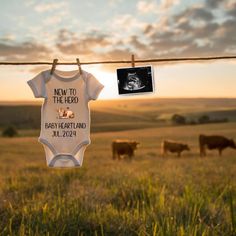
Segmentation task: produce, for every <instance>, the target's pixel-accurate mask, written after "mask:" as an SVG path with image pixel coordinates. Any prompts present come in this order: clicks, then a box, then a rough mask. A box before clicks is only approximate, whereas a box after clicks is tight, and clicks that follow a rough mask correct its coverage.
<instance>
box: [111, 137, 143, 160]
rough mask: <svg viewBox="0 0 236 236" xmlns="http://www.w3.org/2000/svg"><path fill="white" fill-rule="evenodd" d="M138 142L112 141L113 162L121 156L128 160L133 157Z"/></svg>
mask: <svg viewBox="0 0 236 236" xmlns="http://www.w3.org/2000/svg"><path fill="white" fill-rule="evenodd" d="M138 144H139V143H138V142H136V141H131V140H114V141H112V158H113V160H115V159H116V157H118V160H120V159H121V155H127V156H128V157H129V159H132V158H133V156H134V150H135V149H137V146H138Z"/></svg>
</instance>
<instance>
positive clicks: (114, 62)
mask: <svg viewBox="0 0 236 236" xmlns="http://www.w3.org/2000/svg"><path fill="white" fill-rule="evenodd" d="M223 59H236V56H212V57H179V58H152V59H135V63H146V62H174V61H209V60H223ZM132 62H133V61H132V60H114V61H92V62H80V64H81V65H95V64H123V63H132ZM52 64H53V62H49V61H19V62H12V61H0V65H52ZM57 65H77V62H58V63H57Z"/></svg>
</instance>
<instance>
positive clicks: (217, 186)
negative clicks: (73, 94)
mask: <svg viewBox="0 0 236 236" xmlns="http://www.w3.org/2000/svg"><path fill="white" fill-rule="evenodd" d="M200 133H204V134H216V133H217V134H222V135H225V136H228V137H232V138H236V123H234V122H229V123H224V124H208V125H195V126H177V127H156V128H144V129H139V130H131V131H117V132H104V131H103V132H97V133H93V134H92V137H91V138H92V144H91V145H90V146H89V147H88V149H87V150H86V153H85V158H84V163H83V167H82V168H78V169H68V170H65V169H50V168H47V167H46V163H45V157H44V153H43V147H42V146H41V144H40V143H38V142H37V137H27V136H26V137H17V138H0V163H1V164H0V173H1V175H0V234H1V235H128V236H129V235H169V236H174V235H179V236H184V235H189V236H193V235H219V236H224V235H226V236H230V235H231V236H233V235H236V150H232V149H227V150H226V151H225V152H224V153H223V156H222V157H218V154H217V152H216V151H213V152H209V154H208V156H207V157H206V158H200V157H199V151H198V143H197V139H198V135H199V134H200ZM115 138H130V139H135V140H137V141H139V142H140V143H141V145H140V147H139V149H138V150H137V152H136V156H135V159H134V160H133V161H126V160H122V161H113V160H112V158H111V147H110V143H111V141H112V140H113V139H115ZM165 138H171V139H174V140H182V141H183V142H186V143H188V144H189V145H190V147H191V151H190V152H185V153H184V154H183V157H181V158H177V157H175V156H174V155H170V156H168V157H165V158H162V157H160V142H161V140H162V139H165Z"/></svg>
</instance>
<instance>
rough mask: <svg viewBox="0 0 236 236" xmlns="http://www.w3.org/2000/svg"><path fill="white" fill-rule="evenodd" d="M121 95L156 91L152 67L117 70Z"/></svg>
mask: <svg viewBox="0 0 236 236" xmlns="http://www.w3.org/2000/svg"><path fill="white" fill-rule="evenodd" d="M117 82H118V92H119V95H123V94H127V95H128V94H142V93H150V92H153V91H154V83H153V70H152V66H142V67H130V68H119V69H117Z"/></svg>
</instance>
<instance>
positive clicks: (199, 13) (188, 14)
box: [174, 6, 214, 22]
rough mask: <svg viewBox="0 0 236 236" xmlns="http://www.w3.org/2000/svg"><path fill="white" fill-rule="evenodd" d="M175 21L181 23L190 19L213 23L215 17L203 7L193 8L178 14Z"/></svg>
mask: <svg viewBox="0 0 236 236" xmlns="http://www.w3.org/2000/svg"><path fill="white" fill-rule="evenodd" d="M174 19H175V21H181V20H182V19H188V20H192V21H196V20H202V21H206V22H209V21H212V20H213V19H214V15H213V14H212V12H211V11H209V10H207V9H205V8H203V7H199V6H196V7H191V8H187V9H185V10H184V11H183V12H181V13H179V14H177V15H176V16H175V17H174Z"/></svg>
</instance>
